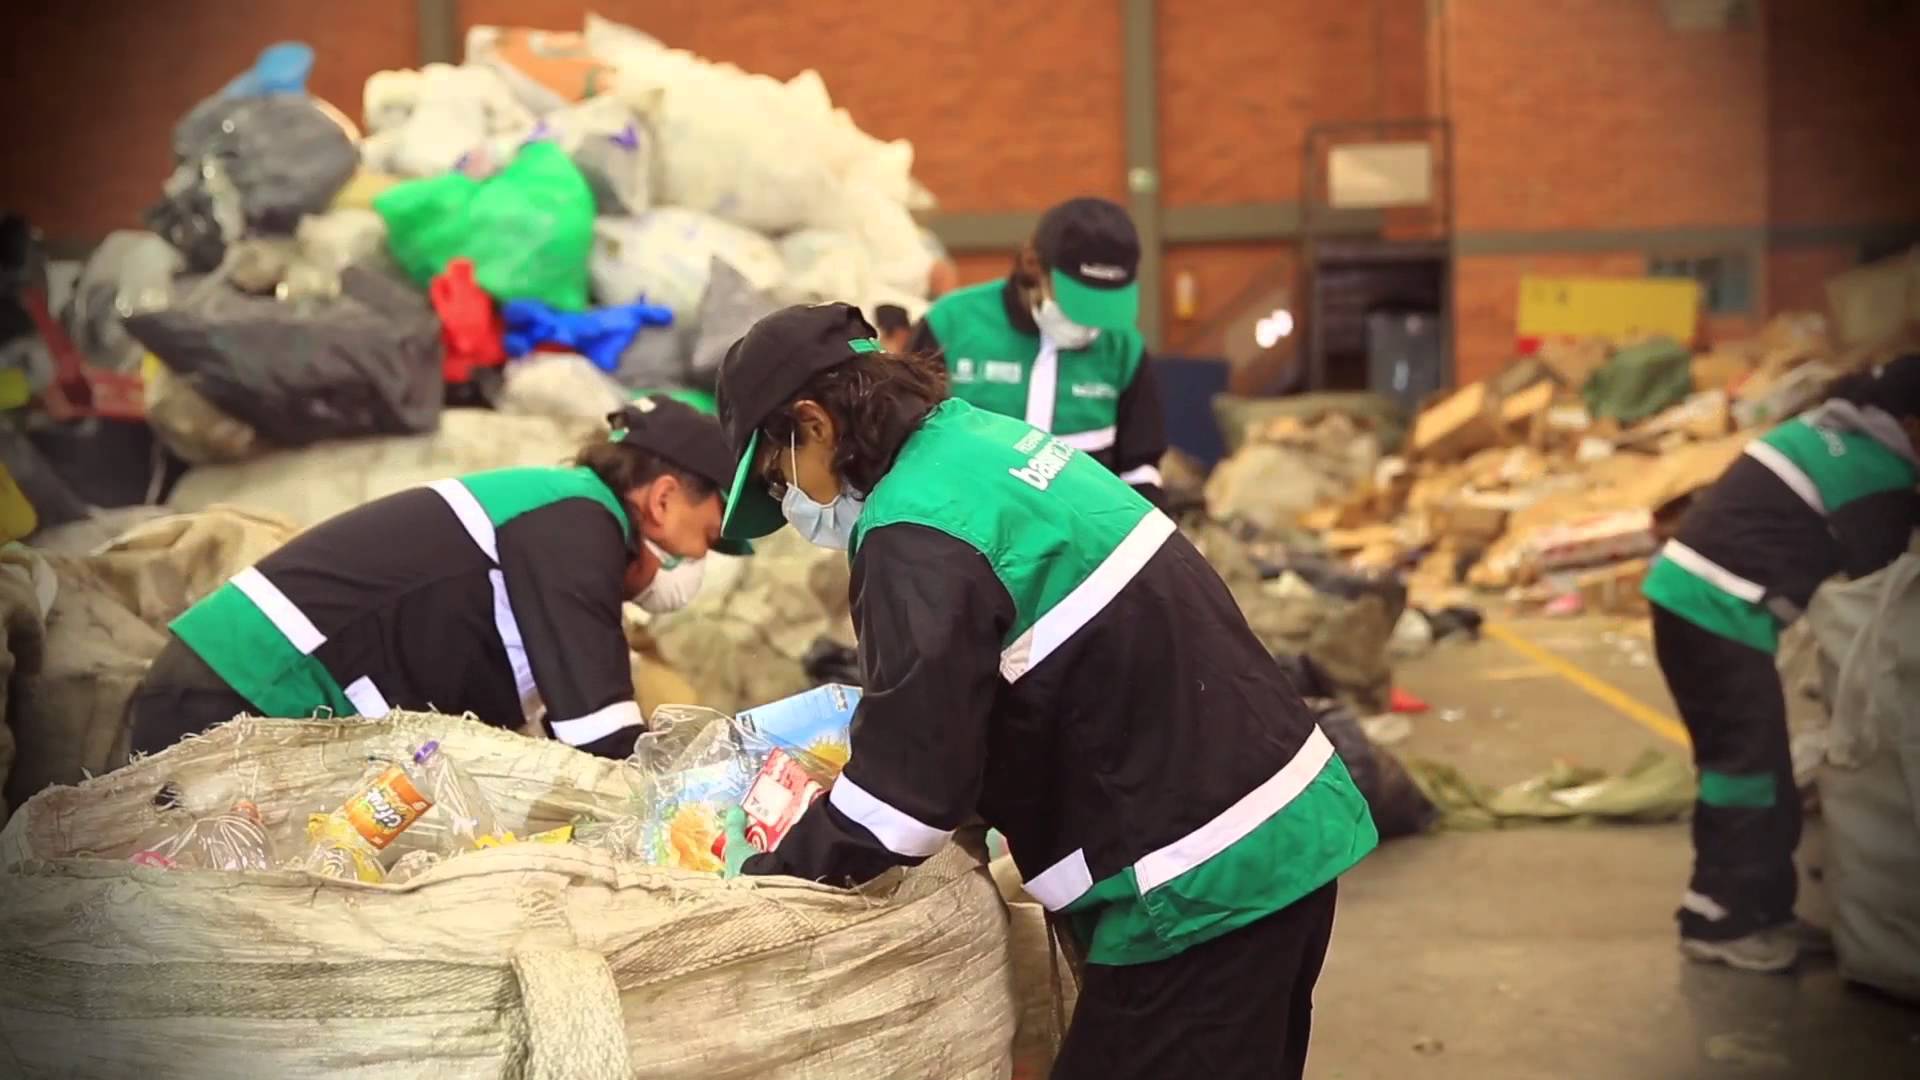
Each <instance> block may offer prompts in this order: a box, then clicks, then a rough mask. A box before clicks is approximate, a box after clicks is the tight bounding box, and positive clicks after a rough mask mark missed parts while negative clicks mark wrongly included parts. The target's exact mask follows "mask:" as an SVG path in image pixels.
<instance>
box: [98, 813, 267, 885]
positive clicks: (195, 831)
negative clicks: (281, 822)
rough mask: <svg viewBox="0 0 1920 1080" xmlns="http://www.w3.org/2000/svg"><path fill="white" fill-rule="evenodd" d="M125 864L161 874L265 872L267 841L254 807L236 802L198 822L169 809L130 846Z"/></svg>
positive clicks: (196, 819) (184, 814) (264, 830)
mask: <svg viewBox="0 0 1920 1080" xmlns="http://www.w3.org/2000/svg"><path fill="white" fill-rule="evenodd" d="M129 859H130V861H132V862H136V863H139V864H140V865H142V866H156V867H160V868H162V869H166V870H177V869H188V870H268V869H271V868H272V867H273V842H272V840H271V839H269V838H268V836H267V830H266V826H265V825H263V824H262V823H261V820H260V808H259V807H257V806H255V805H254V804H252V803H250V802H245V801H242V802H236V803H234V804H233V806H232V807H231V808H230V809H227V810H223V811H221V812H220V813H217V814H209V815H208V816H206V817H203V818H194V817H192V816H190V815H189V814H187V812H186V811H184V810H178V809H175V810H170V811H168V812H167V813H166V814H164V815H163V816H162V818H161V822H160V824H159V825H157V826H155V827H154V828H153V829H150V830H148V831H147V833H146V834H145V835H143V836H142V837H141V838H140V840H139V841H138V842H137V843H136V844H135V845H134V852H133V854H132V855H131V856H130V857H129Z"/></svg>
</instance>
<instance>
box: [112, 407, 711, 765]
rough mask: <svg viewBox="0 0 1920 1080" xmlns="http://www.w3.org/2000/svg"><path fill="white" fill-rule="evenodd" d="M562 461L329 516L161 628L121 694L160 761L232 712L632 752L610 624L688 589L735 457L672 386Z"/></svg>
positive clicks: (628, 678)
mask: <svg viewBox="0 0 1920 1080" xmlns="http://www.w3.org/2000/svg"><path fill="white" fill-rule="evenodd" d="M610 422H611V423H613V424H614V431H613V436H612V438H611V439H610V440H609V439H607V438H606V437H604V436H603V437H601V439H599V440H597V441H596V442H595V443H594V444H592V445H590V446H588V447H587V448H586V449H585V450H583V451H582V452H581V453H580V455H579V458H578V460H577V462H576V464H575V466H574V467H573V468H523V469H504V470H500V471H497V472H485V473H476V474H473V475H470V476H464V477H460V478H458V479H452V480H441V481H438V482H436V483H433V484H429V485H427V486H425V487H420V488H414V489H412V490H410V491H402V492H399V493H397V494H394V495H389V496H387V497H385V498H382V499H377V500H375V501H373V502H370V503H367V504H366V505H364V506H361V507H358V508H356V509H353V510H349V511H347V512H346V513H344V514H341V515H339V516H338V517H334V518H332V519H330V520H328V521H325V522H322V523H321V524H319V525H317V526H315V527H314V528H312V529H310V530H308V531H307V532H304V533H301V534H300V535H299V536H297V537H295V538H294V539H293V540H292V541H290V542H289V543H288V544H287V545H286V546H285V547H282V548H281V549H280V550H278V551H276V552H274V553H273V554H271V555H269V556H267V557H266V558H265V559H263V560H261V561H260V563H259V564H258V565H257V566H254V567H251V568H249V569H247V570H244V571H241V572H240V573H239V574H237V575H235V576H234V578H233V579H232V580H231V581H229V582H228V583H227V584H225V585H223V586H221V587H220V588H219V589H218V590H216V591H215V592H214V593H212V594H211V595H209V596H208V597H207V598H206V599H204V600H202V601H200V602H199V603H198V604H195V605H194V606H193V607H192V608H190V609H188V610H187V612H186V613H185V614H183V615H181V616H180V617H179V618H178V619H176V620H175V621H174V622H173V625H172V628H171V629H172V631H173V637H172V639H171V640H169V641H168V643H167V645H166V647H165V648H164V649H163V650H162V651H161V653H160V656H159V658H158V659H156V660H155V661H154V663H153V667H152V668H151V669H150V670H149V672H148V674H147V677H146V679H145V680H144V681H143V682H142V683H141V684H140V686H139V688H138V689H137V690H135V691H134V694H133V698H132V700H131V702H130V703H129V705H128V710H129V713H130V716H129V720H130V722H131V727H132V747H133V749H134V750H135V751H137V752H142V753H152V752H155V751H158V750H162V749H165V748H166V747H167V746H170V745H172V744H173V743H174V742H176V741H178V740H179V739H180V738H181V737H182V736H184V735H187V734H191V733H196V732H201V731H205V730H207V729H208V728H210V727H212V726H213V725H215V724H219V723H223V722H225V721H227V720H229V719H232V718H233V717H234V716H235V715H237V714H241V713H251V714H253V715H257V716H275V717H305V716H311V715H313V714H314V713H315V712H316V711H319V710H332V712H333V713H334V714H335V715H360V716H369V717H374V716H381V715H384V714H385V713H387V712H388V711H389V710H390V709H418V710H425V709H432V710H437V711H439V712H445V713H464V712H472V713H473V714H475V715H476V716H478V717H479V718H480V719H481V720H484V721H486V722H487V723H490V724H494V725H496V726H499V727H505V728H511V729H519V728H521V727H523V726H524V725H525V724H526V723H527V722H529V721H533V722H539V723H543V724H544V725H545V728H546V730H548V731H550V732H551V733H552V735H553V736H554V737H555V738H557V739H559V740H560V741H562V742H564V743H567V744H568V745H570V746H575V747H578V748H580V749H582V750H587V751H591V752H593V753H596V754H601V755H605V756H610V757H624V756H626V755H627V754H628V753H630V752H631V751H632V749H633V741H634V738H635V736H637V735H638V734H639V733H640V732H641V731H642V730H644V729H643V726H642V718H641V715H640V708H639V706H638V705H636V704H635V703H634V696H633V675H632V669H631V668H630V667H629V665H628V656H627V643H626V637H625V634H624V632H623V630H622V627H621V614H620V608H621V603H622V602H623V601H624V600H626V599H629V598H632V599H635V600H637V601H638V603H639V604H640V606H642V607H644V608H647V609H648V610H652V611H670V610H673V609H675V608H679V607H683V606H685V605H686V604H687V602H688V601H690V600H692V599H693V595H694V593H695V592H696V591H698V589H699V587H700V579H701V571H702V567H703V565H704V564H703V563H702V561H701V560H702V559H703V557H704V556H705V555H706V554H707V552H708V550H709V549H714V550H719V551H725V552H730V553H744V552H745V551H747V550H749V549H748V547H747V546H746V545H744V544H732V543H729V542H726V541H722V540H720V539H719V536H720V511H721V502H720V493H721V492H722V491H723V490H724V488H725V485H726V484H727V483H728V482H730V481H731V479H732V475H733V457H732V455H731V454H729V453H728V452H727V447H726V443H725V441H724V440H723V439H722V438H721V435H720V428H719V425H718V424H716V423H715V422H714V421H713V420H712V419H711V418H709V417H707V416H704V415H702V414H701V413H699V412H697V411H695V410H694V409H693V408H691V407H689V406H687V405H684V404H681V403H680V402H678V401H674V400H672V399H670V398H666V397H652V398H646V399H642V400H641V401H638V402H635V403H634V404H633V405H632V406H629V407H628V408H627V409H626V410H625V411H624V412H623V413H620V414H616V416H615V417H613V418H610Z"/></svg>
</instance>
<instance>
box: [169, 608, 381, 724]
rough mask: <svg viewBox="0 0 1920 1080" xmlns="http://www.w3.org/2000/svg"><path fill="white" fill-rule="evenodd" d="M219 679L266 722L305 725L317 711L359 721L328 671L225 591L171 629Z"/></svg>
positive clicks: (356, 710)
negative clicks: (302, 722)
mask: <svg viewBox="0 0 1920 1080" xmlns="http://www.w3.org/2000/svg"><path fill="white" fill-rule="evenodd" d="M170 629H172V630H173V632H174V634H175V635H177V636H178V637H179V638H180V640H181V641H184V642H186V644H187V647H188V648H190V649H192V650H193V651H194V652H196V653H198V654H199V656H200V659H202V660H205V661H206V662H207V666H208V667H210V668H212V669H213V670H214V673H215V674H217V675H219V676H220V678H221V679H222V680H223V681H225V682H226V684H227V685H228V686H231V687H233V689H234V692H235V693H238V694H239V695H240V696H241V697H244V698H246V699H247V700H248V701H249V702H251V703H252V705H253V707H254V708H256V709H259V710H260V712H261V714H262V715H264V716H271V717H278V718H281V719H299V718H301V717H306V716H312V715H313V714H314V712H315V710H318V709H332V710H333V714H334V715H335V716H356V715H358V714H359V712H360V710H359V708H358V707H357V706H355V705H354V704H353V703H352V702H350V701H348V700H347V695H346V692H345V691H344V690H342V689H341V688H340V683H339V681H338V680H336V679H334V677H333V675H332V674H330V673H329V672H328V671H327V669H326V666H325V665H323V664H321V663H320V661H318V660H315V659H314V658H313V657H311V656H307V655H306V654H304V653H302V652H301V651H300V650H298V649H296V648H294V647H293V643H292V642H290V641H288V640H287V638H286V635H284V634H282V633H281V632H280V629H279V627H276V626H274V625H273V623H272V622H270V621H269V620H268V619H267V617H266V615H265V614H263V613H262V612H261V611H260V609H259V608H258V607H255V606H254V603H253V601H251V600H249V599H247V595H246V594H245V593H243V592H241V591H240V590H239V589H237V588H234V587H233V585H231V584H227V585H222V586H220V587H219V588H218V589H215V590H214V591H213V593H212V595H210V596H208V597H207V598H206V599H205V600H202V601H200V602H199V603H198V604H195V605H194V606H192V607H190V608H188V609H187V610H186V613H185V614H183V615H181V616H180V617H179V618H177V619H175V620H173V624H172V626H171V627H170Z"/></svg>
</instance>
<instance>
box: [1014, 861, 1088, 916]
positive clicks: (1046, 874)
mask: <svg viewBox="0 0 1920 1080" xmlns="http://www.w3.org/2000/svg"><path fill="white" fill-rule="evenodd" d="M1026 884H1027V895H1028V896H1031V897H1033V898H1034V899H1035V900H1038V901H1040V903H1041V905H1042V906H1044V907H1045V908H1046V909H1047V910H1048V911H1059V910H1060V909H1061V908H1063V907H1066V906H1067V905H1068V904H1071V903H1073V902H1074V901H1075V900H1078V899H1080V898H1081V897H1082V896H1084V895H1086V892H1087V890H1088V889H1091V888H1093V872H1092V871H1090V870H1088V869H1087V849H1085V848H1081V849H1080V850H1078V851H1075V852H1074V853H1073V854H1071V855H1069V856H1067V857H1066V858H1064V859H1061V860H1060V861H1059V862H1057V863H1054V864H1053V865H1052V866H1049V867H1047V868H1046V869H1045V870H1042V871H1040V872H1039V873H1038V874H1035V875H1034V876H1033V880H1032V881H1029V882H1027V883H1026Z"/></svg>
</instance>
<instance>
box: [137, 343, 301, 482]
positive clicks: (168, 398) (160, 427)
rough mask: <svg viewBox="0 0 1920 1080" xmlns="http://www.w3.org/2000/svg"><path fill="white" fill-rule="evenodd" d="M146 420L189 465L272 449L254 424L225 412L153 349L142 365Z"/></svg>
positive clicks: (230, 459)
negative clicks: (160, 359) (162, 361)
mask: <svg viewBox="0 0 1920 1080" xmlns="http://www.w3.org/2000/svg"><path fill="white" fill-rule="evenodd" d="M141 375H142V378H143V381H144V383H145V386H146V396H145V403H146V411H147V426H148V427H151V428H152V429H153V434H154V437H155V438H157V439H159V440H160V442H161V443H162V444H164V445H165V446H166V448H167V449H168V450H171V451H173V454H174V456H175V457H178V458H179V459H180V460H182V461H184V462H186V463H187V464H189V465H217V464H221V463H223V462H233V461H245V460H247V459H248V458H250V457H253V456H254V455H256V454H259V453H263V452H265V451H266V450H269V449H271V447H270V446H268V445H267V444H266V443H264V442H262V441H261V439H260V433H259V432H257V431H255V430H254V429H253V426H252V425H251V424H248V423H246V422H245V421H242V420H236V419H234V418H233V417H232V416H229V415H227V414H226V413H224V412H221V411H220V409H218V408H217V407H215V406H214V404H213V403H212V402H211V401H208V400H207V399H206V398H204V397H201V396H200V394H199V393H198V392H197V391H195V390H194V388H193V387H192V385H191V384H190V383H189V382H188V381H187V380H185V379H182V378H180V377H179V376H177V375H175V374H174V373H173V372H171V371H168V370H167V366H166V365H165V364H163V363H161V362H160V361H159V359H158V358H157V357H155V356H154V355H153V354H152V353H148V354H146V358H145V360H144V362H143V363H142V365H141Z"/></svg>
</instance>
